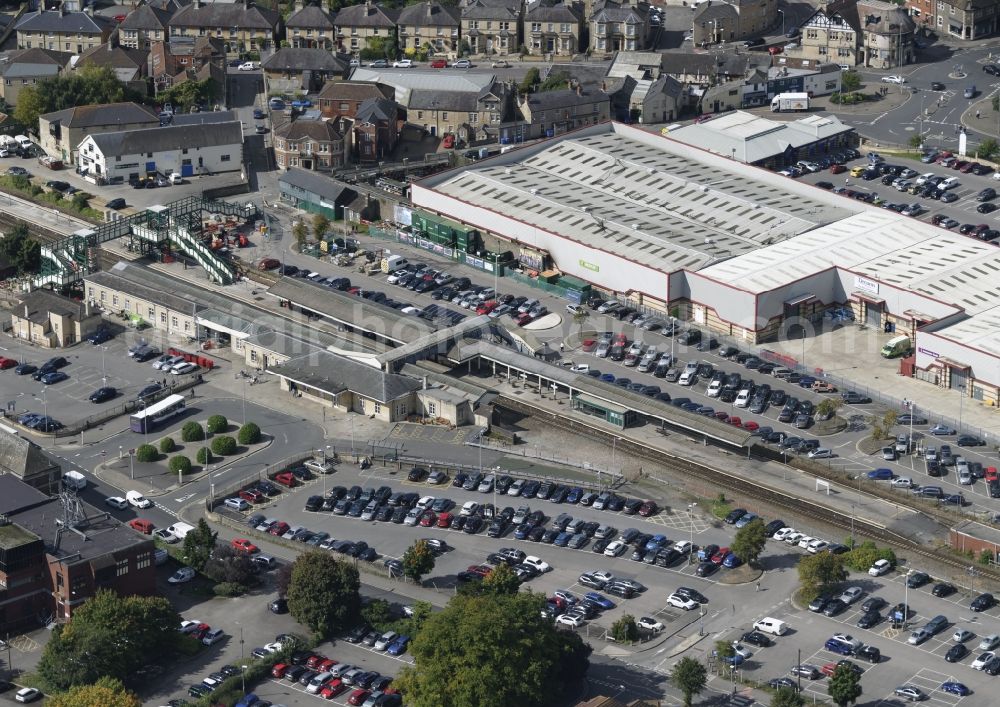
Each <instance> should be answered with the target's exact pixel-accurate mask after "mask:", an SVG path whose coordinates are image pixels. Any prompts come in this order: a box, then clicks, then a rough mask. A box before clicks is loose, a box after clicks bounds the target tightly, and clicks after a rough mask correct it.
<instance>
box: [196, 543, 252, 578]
mask: <svg viewBox="0 0 1000 707" xmlns="http://www.w3.org/2000/svg"><path fill="white" fill-rule="evenodd" d="M204 571H205V574H206V575H208V577H209V578H211V579H212V580H213V581H215V582H223V583H230V584H238V585H241V586H242V587H249V586H251V585H254V584H256V583H257V572H256V568H255V567H254V565H253V562H252V561H251V560H250V556H249V555H247V554H246V553H245V552H237V551H236V550H234V549H233V548H232V547H230V546H229V545H221V546H219V547H218V548H217V549H216V550H215V552H214V553H212V557H211V558H210V559H209V560H208V562H206V563H205V570H204Z"/></svg>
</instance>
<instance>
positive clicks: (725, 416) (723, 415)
mask: <svg viewBox="0 0 1000 707" xmlns="http://www.w3.org/2000/svg"><path fill="white" fill-rule="evenodd" d="M715 419H716V420H720V421H722V422H728V421H729V413H728V412H723V411H722V410H719V411H718V412H717V413H715Z"/></svg>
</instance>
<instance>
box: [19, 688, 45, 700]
mask: <svg viewBox="0 0 1000 707" xmlns="http://www.w3.org/2000/svg"><path fill="white" fill-rule="evenodd" d="M41 696H42V693H41V691H40V690H39V689H38V688H35V687H22V688H21V689H20V690H18V691H17V692H16V693H15V694H14V700H15V701H16V702H34V701H35V700H37V699H38V698H39V697H41Z"/></svg>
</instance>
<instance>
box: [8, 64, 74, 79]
mask: <svg viewBox="0 0 1000 707" xmlns="http://www.w3.org/2000/svg"><path fill="white" fill-rule="evenodd" d="M60 70H61V67H58V66H56V65H55V64H29V63H26V62H21V61H19V62H17V63H16V64H9V65H4V66H3V67H2V68H0V76H3V77H4V78H5V79H34V78H49V77H51V76H58V75H59V72H60Z"/></svg>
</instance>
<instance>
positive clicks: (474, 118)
mask: <svg viewBox="0 0 1000 707" xmlns="http://www.w3.org/2000/svg"><path fill="white" fill-rule="evenodd" d="M469 122H470V123H472V124H473V125H475V124H476V123H478V122H479V113H469Z"/></svg>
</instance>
